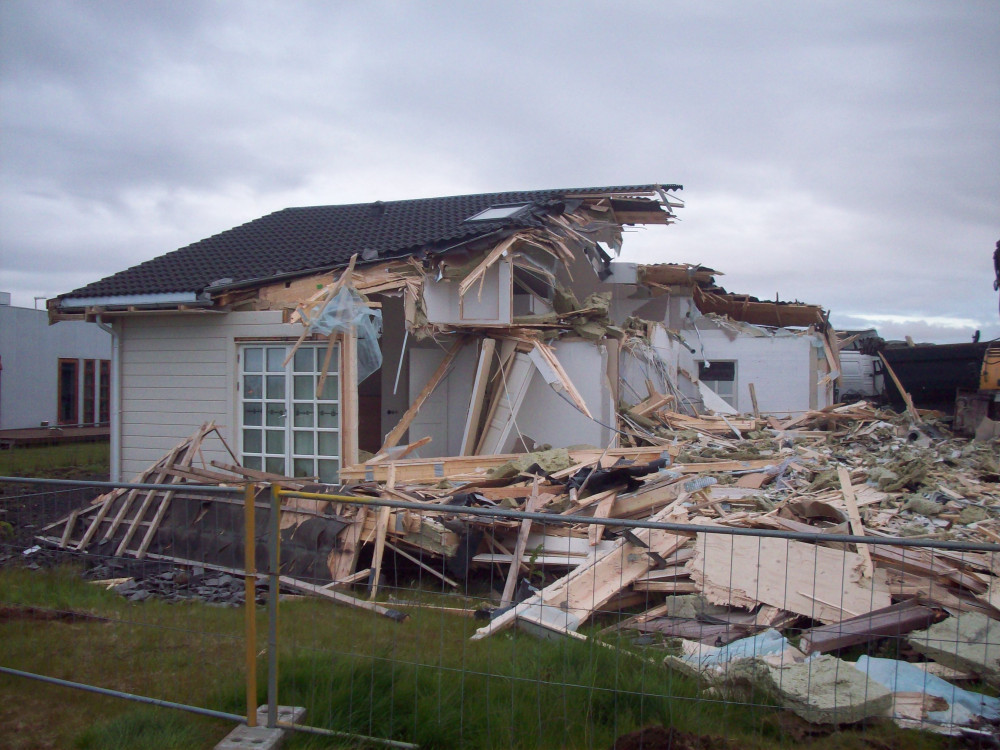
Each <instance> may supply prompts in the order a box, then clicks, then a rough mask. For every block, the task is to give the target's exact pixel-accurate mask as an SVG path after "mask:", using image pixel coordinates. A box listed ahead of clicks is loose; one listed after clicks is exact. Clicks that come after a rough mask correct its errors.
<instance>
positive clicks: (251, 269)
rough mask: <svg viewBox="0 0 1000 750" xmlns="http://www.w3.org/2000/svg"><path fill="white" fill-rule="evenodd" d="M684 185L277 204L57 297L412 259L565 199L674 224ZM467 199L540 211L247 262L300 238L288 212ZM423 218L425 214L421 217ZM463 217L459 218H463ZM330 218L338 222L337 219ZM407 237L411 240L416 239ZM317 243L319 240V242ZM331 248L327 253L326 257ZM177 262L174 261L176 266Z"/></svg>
mask: <svg viewBox="0 0 1000 750" xmlns="http://www.w3.org/2000/svg"><path fill="white" fill-rule="evenodd" d="M682 189H683V185H676V184H662V183H651V184H646V185H624V186H608V187H578V188H559V189H549V190H532V191H507V192H502V193H482V194H469V195H456V196H444V197H430V198H413V199H406V200H401V201H391V202H382V201H376V202H374V203H351V204H341V205H328V206H323V205H319V206H298V207H289V208H283V209H280V210H277V211H272V212H270V213H268V214H266V215H264V216H262V217H258V218H256V219H253V220H251V221H249V222H246V223H244V224H241V225H239V226H237V227H233V228H231V229H228V230H224V231H222V232H218V233H215V234H213V235H211V236H210V237H207V238H205V239H203V240H198V241H196V242H193V243H191V244H188V245H185V246H184V247H181V248H178V249H176V250H172V251H170V252H168V253H165V254H163V255H160V256H157V257H155V258H152V259H150V260H147V261H143V262H142V263H139V264H137V265H135V266H132V267H129V268H126V269H123V270H121V271H118V272H117V273H114V274H112V275H110V276H107V277H105V278H103V279H99V280H98V281H95V282H92V283H91V284H87V285H85V286H83V287H79V288H77V289H74V290H72V291H69V292H67V293H64V294H61V295H57V297H56V299H59V300H62V299H67V300H73V299H76V298H77V297H85V298H91V297H93V298H100V299H102V300H103V299H104V298H105V297H118V296H123V295H131V294H146V293H158V294H173V293H179V294H180V293H186V292H192V293H196V294H202V293H205V292H208V293H210V294H217V293H220V292H225V291H230V290H232V291H235V290H239V289H241V288H248V287H253V286H256V285H262V284H267V283H271V282H274V281H277V280H287V279H291V278H297V277H304V276H309V275H311V274H315V273H324V272H327V271H331V270H335V269H337V268H340V267H344V266H346V263H347V260H348V257H349V254H354V253H355V252H356V253H358V254H359V260H361V261H362V262H377V261H381V260H389V259H392V258H404V257H407V256H413V255H418V254H420V253H422V252H429V253H445V252H448V251H449V250H451V249H454V248H457V247H461V246H468V245H469V244H470V243H473V242H476V241H482V240H484V239H487V240H488V239H489V238H491V237H495V236H496V234H497V233H498V232H499V233H502V232H504V231H516V230H517V229H518V228H524V227H525V226H526V225H527V226H531V225H536V226H537V223H536V222H538V221H539V220H540V219H541V218H542V215H543V214H552V213H558V212H561V211H560V210H558V209H557V210H555V211H554V210H553V209H554V208H555V207H556V206H558V205H559V204H560V203H564V202H569V203H572V202H574V201H580V202H582V201H588V202H592V201H594V200H598V201H601V200H605V199H607V200H612V201H613V200H615V199H617V198H622V197H633V198H635V199H636V200H641V201H642V202H646V201H648V202H649V204H650V205H649V211H648V212H647V213H648V216H645V215H644V214H640V215H636V216H633V215H631V214H630V215H629V216H628V217H627V218H626V219H624V220H623V221H620V222H616V223H618V224H619V225H621V224H627V223H645V219H648V220H649V221H650V222H652V223H670V220H671V219H673V218H675V215H674V213H673V211H672V210H671V209H672V208H675V207H680V206H683V202H682V201H680V199H679V198H677V197H676V196H673V195H668V191H677V190H682ZM465 199H478V204H482V205H486V204H485V203H484V201H487V202H489V204H493V203H498V202H500V203H503V202H506V201H510V200H514V199H516V200H518V201H524V202H525V206H526V207H530V208H531V209H532V210H531V211H530V212H529V213H528V214H527V215H523V216H522V215H518V216H516V217H506V218H501V219H498V220H494V221H482V222H474V224H479V225H480V226H478V227H476V228H475V229H474V230H473V229H472V228H471V226H470V227H469V228H468V229H464V230H458V229H456V227H458V226H459V225H461V224H462V223H463V222H462V220H461V219H460V218H459V217H460V215H461V211H459V213H458V214H456V213H455V211H454V210H453V209H449V210H451V214H452V215H451V217H450V218H448V215H447V212H445V217H446V225H445V226H443V227H442V228H441V232H440V233H439V234H438V233H436V232H431V233H430V234H428V232H426V231H424V229H425V228H424V224H423V220H422V219H420V216H418V217H417V218H416V219H415V218H414V217H408V218H405V219H401V220H400V221H402V226H403V228H402V229H401V230H400V229H398V230H397V233H398V232H399V231H401V232H402V235H403V236H401V237H399V238H398V239H401V240H403V241H402V242H400V243H399V244H394V243H389V245H386V243H385V242H383V241H382V240H381V239H379V238H380V237H381V231H382V230H381V229H378V228H377V226H372V227H369V230H366V231H367V233H368V234H369V235H372V240H373V241H375V243H376V244H374V245H372V246H371V250H373V251H374V253H375V255H374V256H373V257H366V256H367V253H366V252H362V250H368V249H369V248H368V246H367V245H366V244H365V243H366V242H367V240H365V241H358V242H357V243H355V244H357V245H358V246H357V247H356V248H352V247H347V246H346V245H342V243H340V241H339V240H336V238H335V237H334V236H333V235H331V236H329V237H326V240H327V241H329V242H333V243H334V244H332V245H330V248H331V249H330V250H329V252H325V253H318V254H317V252H316V251H315V247H313V249H312V250H311V251H305V250H303V252H301V253H296V252H291V253H285V254H284V256H283V258H284V260H274V261H270V262H269V264H270V268H267V267H266V266H267V265H268V264H264V263H260V262H249V261H247V257H250V256H247V253H248V252H250V251H252V250H253V249H254V247H255V246H256V245H255V244H254V243H256V244H257V245H259V244H260V243H261V242H264V243H265V245H266V247H271V246H272V245H273V244H274V242H275V241H277V242H278V243H279V244H280V242H281V241H287V240H292V239H296V238H295V237H294V234H295V232H297V231H299V230H300V229H301V227H292V228H291V229H289V228H288V227H284V226H279V227H277V230H276V229H275V228H274V227H272V226H270V225H269V224H268V222H271V224H273V222H272V221H271V220H272V219H275V217H279V216H282V215H284V216H286V217H289V216H302V217H307V216H309V215H310V214H315V213H316V212H319V213H320V214H322V213H323V212H329V211H330V210H333V209H357V208H359V207H360V208H364V207H379V208H381V209H382V211H380V212H379V213H378V217H381V215H382V213H384V212H385V210H386V209H389V210H390V211H391V209H392V207H397V208H398V207H415V206H421V205H427V206H431V207H434V206H435V204H454V203H455V202H462V201H463V200H465ZM578 205H579V203H578V204H577V205H576V206H574V207H573V209H575V208H576V207H577V206H578ZM427 210H428V211H432V213H433V212H434V211H437V212H440V211H442V210H444V209H443V208H436V207H435V208H433V209H427ZM470 210H472V208H470ZM480 210H481V208H480ZM413 211H416V212H417V214H419V215H422V214H423V213H424V211H425V209H423V208H419V209H417V208H411V209H410V210H407V211H406V214H410V213H412V212H413ZM654 211H655V214H656V215H658V216H661V217H662V221H661V220H654V219H653V218H652V217H653V213H654ZM473 215H474V214H473ZM643 216H645V218H643V219H642V220H638V219H640V218H642V217H643ZM378 217H372V218H378ZM467 218H468V216H466V219H467ZM418 219H420V220H419V221H418ZM302 221H305V222H307V226H306V230H308V231H313V229H314V228H313V229H310V228H309V227H308V223H309V222H312V221H313V220H312V219H306V218H303V219H302ZM324 221H325V222H326V223H327V224H328V225H329V226H322V227H321V230H322V231H324V232H326V231H327V230H328V229H329V231H334V230H337V231H342V230H343V229H344V226H343V225H344V223H345V222H347V223H350V222H354V223H358V222H368V221H369V219H368V218H365V217H364V216H361V217H358V216H349V217H340V218H337V217H333V218H329V217H327V218H325V219H324ZM448 221H450V222H452V224H451V225H447V222H448ZM456 221H457V222H458V224H455V222H456ZM297 222H299V220H298V219H296V220H295V222H293V223H297ZM330 222H333V223H332V224H331V223H330ZM337 222H340V224H339V225H338V224H337ZM414 222H416V223H414ZM397 223H398V222H397ZM376 225H377V222H376ZM417 228H420V231H417ZM275 231H278V232H286V234H285V235H282V234H278V235H276V237H277V239H276V240H275V236H274V232H275ZM303 231H305V230H303ZM248 232H249V233H250V235H251V236H249V237H248V236H245V235H247V233H248ZM408 233H409V234H410V236H409V237H407V236H406V235H407V234H408ZM237 237H238V241H239V242H240V243H241V244H242V245H243V251H244V252H242V255H241V256H240V259H237V260H233V261H229V262H223V261H220V260H219V257H220V256H219V253H220V252H221V251H220V248H219V247H216V246H221V245H223V244H225V242H227V241H228V242H229V243H232V242H233V241H234V239H235V238H237ZM341 239H342V238H341ZM320 240H321V241H320V245H323V244H324V242H323V237H320ZM407 240H409V242H408V241H407ZM349 244H351V243H350V242H349V243H348V245H349ZM313 245H314V246H315V242H314V243H313ZM296 247H297V245H296ZM179 253H180V254H186V255H184V256H183V257H182V256H179V255H177V254H179ZM199 253H200V254H201V255H200V256H199V255H198V254H199ZM205 253H214V257H213V258H210V259H208V260H206V257H202V256H204V254H205ZM192 254H194V256H192ZM324 255H325V256H326V257H323V256H324ZM172 256H175V260H173V261H171V260H169V259H170V258H171V257H172ZM189 256H190V257H189ZM244 256H246V257H244ZM254 257H256V256H254ZM181 260H183V261H184V265H185V267H188V268H194V269H196V270H194V271H193V272H188V271H185V272H183V273H176V272H175V271H176V266H177V263H178V261H181ZM171 263H172V264H173V265H171ZM262 266H263V267H262ZM281 266H284V268H281ZM296 266H299V267H296ZM208 267H212V268H213V269H214V270H213V271H212V273H214V278H213V276H212V275H209V273H208V271H207V268H208ZM272 269H273V270H272ZM261 271H263V273H261ZM226 277H229V278H226ZM230 279H231V280H230ZM223 280H225V283H222V281H223ZM76 306H77V305H76V303H74V304H73V307H74V308H75V307H76ZM67 307H69V305H67Z"/></svg>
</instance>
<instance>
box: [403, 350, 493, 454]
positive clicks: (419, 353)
mask: <svg viewBox="0 0 1000 750" xmlns="http://www.w3.org/2000/svg"><path fill="white" fill-rule="evenodd" d="M475 352H476V347H475V345H474V344H472V343H470V344H468V345H467V346H465V347H464V348H463V349H462V351H460V352H459V353H458V355H457V356H456V357H455V360H454V362H453V363H452V367H451V371H450V372H449V374H448V375H447V377H445V379H444V380H443V381H441V383H439V384H438V387H437V388H436V389H434V392H433V393H432V394H431V395H430V396H429V397H428V398H427V400H426V401H424V405H423V406H422V407H421V409H420V411H419V412H418V413H417V416H416V417H415V418H414V419H413V422H412V423H411V424H410V429H409V438H408V440H409V442H411V443H412V442H415V441H417V440H420V439H421V438H423V437H426V436H428V435H429V436H430V437H431V438H432V441H431V443H430V445H427V446H425V447H423V448H421V450H420V455H421V456H422V457H424V458H431V457H434V456H454V455H457V454H458V451H459V450H460V449H461V442H462V428H463V427H464V424H465V422H464V419H465V415H466V414H467V413H468V409H469V397H470V395H471V392H472V380H473V374H474V371H475ZM444 356H445V352H443V351H442V350H440V349H436V348H435V349H422V348H414V349H411V350H410V354H409V362H410V388H409V390H410V401H411V402H412V401H413V400H414V399H415V398H416V396H417V394H418V393H419V392H420V391H421V390H423V387H424V385H426V383H427V381H428V380H430V377H431V375H433V374H434V371H435V370H436V369H437V367H438V365H439V364H440V363H441V360H442V359H444Z"/></svg>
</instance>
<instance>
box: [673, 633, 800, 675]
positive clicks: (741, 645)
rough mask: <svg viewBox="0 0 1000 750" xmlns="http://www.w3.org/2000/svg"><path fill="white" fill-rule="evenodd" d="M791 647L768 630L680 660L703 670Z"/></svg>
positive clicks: (779, 651) (779, 634)
mask: <svg viewBox="0 0 1000 750" xmlns="http://www.w3.org/2000/svg"><path fill="white" fill-rule="evenodd" d="M791 645H792V644H791V643H789V642H788V639H787V638H785V637H784V636H783V635H782V634H781V633H779V632H778V631H777V630H775V629H774V628H770V629H768V630H765V631H764V632H763V633H758V634H757V635H752V636H750V637H749V638H741V639H740V640H738V641H733V642H732V643H729V644H727V645H725V646H719V647H716V646H706V647H705V650H704V651H701V652H699V653H697V654H686V655H685V656H683V657H681V658H682V659H684V661H686V662H688V663H690V664H691V665H692V666H695V667H697V668H698V669H705V668H706V667H717V666H720V665H723V664H728V663H729V662H733V661H736V660H738V659H752V658H754V657H755V656H768V655H770V654H780V653H781V652H782V651H784V650H785V649H786V648H788V647H789V646H791Z"/></svg>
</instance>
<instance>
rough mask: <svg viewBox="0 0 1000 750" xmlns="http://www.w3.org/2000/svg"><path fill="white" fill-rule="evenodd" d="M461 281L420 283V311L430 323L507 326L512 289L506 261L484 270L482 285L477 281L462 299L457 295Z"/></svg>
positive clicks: (508, 263)
mask: <svg viewBox="0 0 1000 750" xmlns="http://www.w3.org/2000/svg"><path fill="white" fill-rule="evenodd" d="M461 281H462V280H461V279H441V280H440V281H435V280H433V279H430V280H428V281H427V282H426V283H425V284H424V308H425V312H426V313H427V320H428V321H429V322H431V323H453V324H459V325H460V324H467V323H492V324H498V323H510V322H511V316H512V314H513V313H512V310H513V287H512V282H511V265H510V260H508V259H503V260H499V261H497V262H496V263H494V264H493V265H492V266H490V267H489V268H488V269H486V272H485V273H484V274H483V278H482V286H481V287H480V284H479V283H478V282H477V283H476V284H474V285H473V286H471V287H470V288H469V290H468V291H467V292H466V293H465V296H462V295H461V294H459V291H458V287H459V284H460V283H461Z"/></svg>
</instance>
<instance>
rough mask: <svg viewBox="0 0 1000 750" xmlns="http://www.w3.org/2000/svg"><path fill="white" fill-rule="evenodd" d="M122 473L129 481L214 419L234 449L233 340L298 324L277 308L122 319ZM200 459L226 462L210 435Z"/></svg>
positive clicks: (288, 331)
mask: <svg viewBox="0 0 1000 750" xmlns="http://www.w3.org/2000/svg"><path fill="white" fill-rule="evenodd" d="M121 326H122V329H121V330H122V337H121V368H122V392H121V428H120V429H121V434H120V446H121V448H120V451H121V460H122V464H121V466H122V478H123V479H131V478H132V477H134V476H135V475H136V474H138V473H140V472H141V471H143V470H144V469H146V468H147V467H148V466H149V465H150V464H152V463H153V462H155V461H157V460H158V459H159V458H160V457H162V456H163V454H165V453H166V452H168V451H169V450H170V449H171V448H173V447H174V446H175V445H176V444H177V443H179V442H180V441H181V440H183V439H184V438H185V437H187V436H188V435H190V434H191V433H193V432H194V431H195V430H196V429H197V428H198V426H199V425H201V424H202V423H203V422H205V421H207V420H210V419H212V420H215V422H216V424H217V425H218V426H219V429H220V431H221V432H222V434H223V435H225V437H226V441H227V442H228V443H229V446H230V447H231V448H232V449H233V451H234V452H235V451H236V450H237V445H238V441H237V436H236V423H237V420H236V417H235V414H236V406H235V405H236V398H237V392H236V383H237V370H238V368H237V366H236V346H237V342H236V339H237V338H240V339H243V338H256V337H270V336H286V337H289V338H291V339H292V340H293V341H294V340H295V339H297V338H298V336H299V335H300V334H301V332H302V327H301V326H298V325H291V324H283V323H282V322H281V312H280V311H268V312H243V313H229V314H226V315H204V316H202V315H190V314H188V315H159V316H147V317H134V318H133V317H129V318H124V319H123V320H122V323H121ZM203 453H204V455H205V460H206V461H210V460H212V459H217V460H223V461H225V460H228V461H231V459H230V458H229V455H228V454H227V453H226V452H225V449H224V448H223V447H222V444H221V443H219V442H218V441H217V440H214V439H210V440H209V441H208V442H207V443H206V445H205V447H204V450H203Z"/></svg>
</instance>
